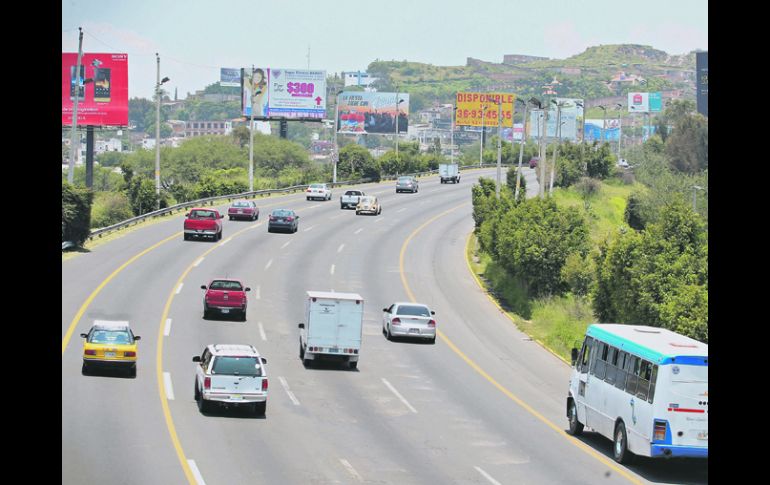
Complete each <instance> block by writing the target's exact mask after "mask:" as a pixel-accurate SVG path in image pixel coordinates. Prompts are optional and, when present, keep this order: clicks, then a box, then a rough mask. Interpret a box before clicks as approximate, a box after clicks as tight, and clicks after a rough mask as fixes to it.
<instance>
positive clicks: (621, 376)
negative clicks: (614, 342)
mask: <svg viewBox="0 0 770 485" xmlns="http://www.w3.org/2000/svg"><path fill="white" fill-rule="evenodd" d="M627 356H628V353H626V352H623V351H620V352H618V358H617V363H616V366H617V371H616V373H615V387H617V388H618V389H620V390H621V391H623V390H625V389H626V370H625V367H626V357H627Z"/></svg>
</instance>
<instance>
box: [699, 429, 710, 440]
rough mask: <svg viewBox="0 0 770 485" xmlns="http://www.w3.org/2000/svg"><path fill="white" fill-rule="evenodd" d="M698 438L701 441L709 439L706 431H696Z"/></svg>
mask: <svg viewBox="0 0 770 485" xmlns="http://www.w3.org/2000/svg"><path fill="white" fill-rule="evenodd" d="M698 439H699V440H703V441H708V440H709V433H708V431H701V432H700V433H698Z"/></svg>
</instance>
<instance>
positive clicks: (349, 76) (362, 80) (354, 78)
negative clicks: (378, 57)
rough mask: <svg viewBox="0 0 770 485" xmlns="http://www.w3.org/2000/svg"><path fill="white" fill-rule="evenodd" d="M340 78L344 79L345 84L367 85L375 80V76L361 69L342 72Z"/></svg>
mask: <svg viewBox="0 0 770 485" xmlns="http://www.w3.org/2000/svg"><path fill="white" fill-rule="evenodd" d="M342 78H343V79H344V80H345V86H363V87H368V86H369V85H370V84H372V83H373V82H374V81H376V80H377V78H376V77H373V76H371V75H370V74H369V73H366V72H363V71H355V72H343V73H342Z"/></svg>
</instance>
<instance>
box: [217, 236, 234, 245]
mask: <svg viewBox="0 0 770 485" xmlns="http://www.w3.org/2000/svg"><path fill="white" fill-rule="evenodd" d="M232 239H233V237H232V236H230V237H228V238H227V239H225V240H224V241H222V242H221V243H219V245H220V246H224V245H225V244H227V243H229V242H230V241H231V240H232Z"/></svg>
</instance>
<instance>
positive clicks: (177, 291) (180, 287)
mask: <svg viewBox="0 0 770 485" xmlns="http://www.w3.org/2000/svg"><path fill="white" fill-rule="evenodd" d="M183 286H184V283H179V287H178V288H177V289H176V294H177V295H178V294H179V292H180V291H182V287H183Z"/></svg>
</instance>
